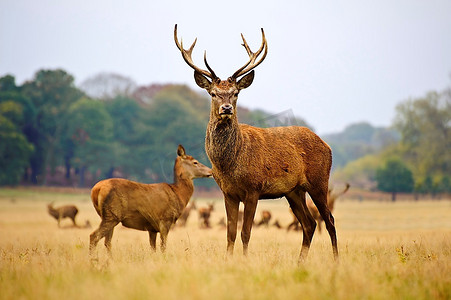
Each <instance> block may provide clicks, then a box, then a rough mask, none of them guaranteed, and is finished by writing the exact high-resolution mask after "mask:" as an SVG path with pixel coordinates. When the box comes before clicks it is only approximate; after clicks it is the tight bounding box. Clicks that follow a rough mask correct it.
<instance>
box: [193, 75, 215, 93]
mask: <svg viewBox="0 0 451 300" xmlns="http://www.w3.org/2000/svg"><path fill="white" fill-rule="evenodd" d="M194 80H196V83H197V85H198V86H199V87H201V88H203V89H206V90H207V91H208V90H209V89H210V86H211V82H210V80H208V79H207V78H206V77H205V76H204V75H202V74H201V73H199V72H197V71H194Z"/></svg>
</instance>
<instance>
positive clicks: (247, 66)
mask: <svg viewBox="0 0 451 300" xmlns="http://www.w3.org/2000/svg"><path fill="white" fill-rule="evenodd" d="M261 30H262V44H261V46H260V48H259V49H258V51H257V52H255V53H253V52H252V51H251V49H250V48H249V45H248V44H247V42H246V39H245V38H244V36H243V34H241V37H242V39H243V44H242V45H243V47H244V48H245V49H246V52H247V54H248V55H249V61H248V62H247V63H246V64H245V65H244V66H242V67H241V68H239V69H238V70H237V71H236V72H235V73H234V74H233V75H232V78H234V79H236V78H238V77H240V76H242V75H244V74H246V73H248V72H249V71H251V70H252V69H254V68H256V67H257V66H258V65H259V64H261V63H262V62H263V60H264V59H265V58H266V54H268V43H267V42H266V38H265V32H264V31H263V28H262V29H261ZM263 49H264V50H265V52H264V53H263V56H262V57H261V58H260V60H259V61H258V62H257V63H255V60H256V59H257V58H258V56H259V55H260V54H261V53H262V51H263Z"/></svg>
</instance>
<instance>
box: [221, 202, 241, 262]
mask: <svg viewBox="0 0 451 300" xmlns="http://www.w3.org/2000/svg"><path fill="white" fill-rule="evenodd" d="M224 201H225V208H226V214H227V254H228V255H229V256H231V255H233V248H234V246H235V239H236V227H237V223H238V208H239V204H240V202H239V201H236V200H234V199H232V198H230V197H228V196H225V195H224Z"/></svg>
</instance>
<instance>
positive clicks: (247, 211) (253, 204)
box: [241, 198, 258, 255]
mask: <svg viewBox="0 0 451 300" xmlns="http://www.w3.org/2000/svg"><path fill="white" fill-rule="evenodd" d="M257 201H258V198H247V199H246V202H244V215H243V227H242V229H241V241H242V242H243V254H244V255H247V250H248V246H249V240H250V238H251V230H252V224H253V223H254V217H255V210H256V208H257Z"/></svg>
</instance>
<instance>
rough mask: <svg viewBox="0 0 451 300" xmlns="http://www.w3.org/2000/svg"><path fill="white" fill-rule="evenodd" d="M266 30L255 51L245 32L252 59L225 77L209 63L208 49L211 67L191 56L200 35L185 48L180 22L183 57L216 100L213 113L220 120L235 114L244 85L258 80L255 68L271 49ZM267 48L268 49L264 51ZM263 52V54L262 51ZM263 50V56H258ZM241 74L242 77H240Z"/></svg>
mask: <svg viewBox="0 0 451 300" xmlns="http://www.w3.org/2000/svg"><path fill="white" fill-rule="evenodd" d="M261 31H262V44H261V46H260V48H259V49H258V51H257V52H255V53H253V52H252V51H251V49H250V48H249V46H248V44H247V42H246V39H245V38H244V36H243V34H241V37H242V39H243V44H242V45H243V46H244V48H245V49H246V52H247V54H248V55H249V61H248V62H247V63H246V64H244V66H242V67H241V68H239V69H238V70H237V71H236V72H235V73H233V75H232V76H230V77H229V78H227V80H221V79H220V78H219V77H218V76H216V74H215V72H214V71H213V69H212V68H210V66H209V65H208V62H207V52H205V53H204V63H205V66H206V67H207V70H203V69H201V68H199V67H197V66H196V65H195V64H194V63H193V60H192V58H191V54H192V52H193V49H194V46H195V45H196V41H197V38H196V39H195V40H194V42H193V44H192V45H191V47H189V49H184V48H183V42H182V40H180V42H179V41H178V38H177V24H176V25H175V28H174V40H175V44H176V45H177V48H179V50H180V52H181V53H182V57H183V59H184V60H185V62H186V63H187V64H188V65H189V66H190V67H191V68H193V69H194V79H195V80H196V84H197V85H198V86H199V87H201V88H203V89H205V90H206V91H207V92H208V93H209V94H210V96H211V100H212V114H214V117H216V119H218V120H228V119H230V118H232V117H233V116H235V111H236V109H235V108H236V102H237V99H238V94H239V93H240V91H241V90H242V89H245V88H247V87H249V86H250V85H251V84H252V81H253V80H254V74H255V73H254V70H253V69H254V68H255V67H257V66H258V65H259V64H260V63H262V62H263V60H264V59H265V57H266V54H267V53H268V44H267V43H266V38H265V32H264V31H263V28H262V29H261ZM263 50H264V52H263ZM262 52H263V54H262ZM260 54H262V56H261V57H260V58H259V59H258V61H257V58H258V57H259V56H260ZM240 77H241V78H240Z"/></svg>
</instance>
